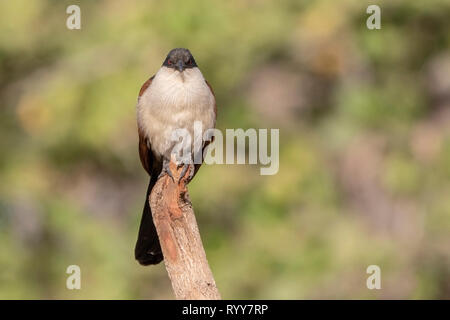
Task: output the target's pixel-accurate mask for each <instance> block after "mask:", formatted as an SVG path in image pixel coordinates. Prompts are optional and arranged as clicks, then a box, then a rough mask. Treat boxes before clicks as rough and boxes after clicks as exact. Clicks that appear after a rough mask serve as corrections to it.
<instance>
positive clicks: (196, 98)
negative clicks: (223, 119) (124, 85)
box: [137, 67, 215, 155]
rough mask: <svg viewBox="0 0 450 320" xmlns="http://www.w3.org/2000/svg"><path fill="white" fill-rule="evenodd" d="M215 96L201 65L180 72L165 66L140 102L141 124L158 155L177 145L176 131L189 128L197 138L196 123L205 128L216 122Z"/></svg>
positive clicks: (138, 108) (139, 120)
mask: <svg viewBox="0 0 450 320" xmlns="http://www.w3.org/2000/svg"><path fill="white" fill-rule="evenodd" d="M214 104H215V99H214V96H213V95H212V92H211V90H210V89H209V87H208V85H207V84H206V82H205V79H204V78H203V75H202V73H201V72H200V70H199V69H198V68H189V69H186V70H184V71H183V72H181V73H180V72H178V71H176V70H174V69H171V68H166V67H161V69H160V70H159V71H158V73H157V74H156V75H155V77H154V78H153V81H152V83H151V85H150V86H149V87H148V89H147V90H146V91H145V92H144V93H143V95H142V96H141V97H140V98H139V100H138V104H137V116H138V125H139V127H140V128H141V130H143V131H144V133H145V134H146V135H147V137H148V139H149V142H150V144H151V148H152V150H153V152H154V153H156V154H158V155H163V154H166V153H167V152H168V151H169V150H170V149H171V148H172V146H173V142H172V139H171V138H172V132H173V131H174V130H175V129H186V130H188V131H189V133H190V134H191V136H192V138H193V125H194V122H195V121H200V122H201V123H202V126H203V131H204V130H206V129H209V128H213V127H214V125H215V112H214Z"/></svg>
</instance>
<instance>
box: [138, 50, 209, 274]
mask: <svg viewBox="0 0 450 320" xmlns="http://www.w3.org/2000/svg"><path fill="white" fill-rule="evenodd" d="M216 112H217V109H216V100H215V97H214V93H213V91H212V88H211V86H210V85H209V84H208V82H206V80H205V78H204V77H203V75H202V73H201V71H200V69H199V68H198V66H197V63H196V62H195V60H194V57H193V56H192V54H191V52H190V51H189V50H188V49H183V48H177V49H173V50H171V51H170V52H169V54H168V55H167V57H166V59H165V60H164V63H163V64H162V66H161V68H160V69H159V70H158V72H157V73H156V74H155V75H154V76H153V77H151V78H150V79H149V80H147V81H146V82H145V83H144V85H143V86H142V88H141V90H140V92H139V97H138V102H137V124H138V133H139V157H140V159H141V162H142V166H143V167H144V169H145V170H146V171H147V173H148V174H149V175H150V182H149V185H148V188H147V195H146V197H145V205H144V211H143V213H142V219H141V225H140V228H139V235H138V239H137V243H136V248H135V257H136V260H138V262H139V263H140V264H142V265H150V264H157V263H159V262H161V261H162V260H163V255H162V252H161V246H160V243H159V239H158V235H157V233H156V228H155V225H154V223H153V218H152V213H151V211H150V205H149V203H148V197H149V195H150V193H151V190H152V188H153V187H154V185H155V184H156V181H157V180H158V178H159V177H160V176H161V175H163V174H168V175H170V176H171V177H172V178H173V176H172V173H171V172H170V169H169V162H170V155H171V151H172V148H173V147H174V142H173V141H172V139H173V138H172V132H173V131H174V130H176V129H186V130H187V132H189V133H190V134H191V136H192V137H193V130H194V129H193V125H194V122H195V121H200V122H201V124H202V128H203V131H205V130H207V129H211V128H214V127H215V123H216ZM192 140H194V139H192ZM207 144H208V142H206V143H203V145H202V148H203V149H204V148H206V146H207ZM191 150H194V148H192V149H191ZM200 165H201V163H200V164H195V165H193V164H183V166H184V167H183V171H182V176H184V174H185V173H186V170H190V171H189V176H188V177H189V178H188V179H189V181H190V180H191V179H192V178H193V176H194V175H195V174H196V172H197V171H198V169H199V168H200Z"/></svg>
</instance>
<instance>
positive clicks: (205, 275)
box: [149, 162, 220, 300]
mask: <svg viewBox="0 0 450 320" xmlns="http://www.w3.org/2000/svg"><path fill="white" fill-rule="evenodd" d="M170 170H171V172H172V173H173V176H174V180H175V182H174V181H173V180H172V179H171V178H170V177H169V176H168V175H164V176H162V177H161V178H160V179H159V180H158V181H157V183H156V185H155V187H154V188H153V190H152V193H151V194H150V199H149V201H150V206H151V209H152V210H151V211H152V215H153V221H154V223H155V226H156V230H157V232H158V236H159V240H160V242H161V249H162V252H163V255H164V263H165V265H166V269H167V273H168V274H169V278H170V280H171V282H172V287H173V290H174V292H175V297H176V298H177V299H182V300H183V299H193V300H194V299H195V300H197V299H200V300H218V299H220V294H219V291H218V289H217V286H216V283H215V281H214V278H213V275H212V272H211V269H210V268H209V265H208V261H207V259H206V254H205V250H204V248H203V244H202V240H201V238H200V233H199V230H198V226H197V221H196V220H195V215H194V210H193V208H192V204H191V201H190V199H189V194H188V191H187V188H186V185H185V177H186V176H185V177H183V179H182V181H181V182H180V183H179V184H178V183H177V182H178V179H179V177H180V174H181V168H180V169H178V168H177V166H176V164H175V163H173V162H171V163H170ZM188 171H189V170H188Z"/></svg>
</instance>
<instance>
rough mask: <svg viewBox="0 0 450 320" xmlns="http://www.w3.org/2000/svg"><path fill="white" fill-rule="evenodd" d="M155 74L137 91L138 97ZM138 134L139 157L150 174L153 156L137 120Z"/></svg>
mask: <svg viewBox="0 0 450 320" xmlns="http://www.w3.org/2000/svg"><path fill="white" fill-rule="evenodd" d="M154 77H155V76H153V77H151V78H150V79H148V80H147V81H146V82H145V83H144V84H143V85H142V88H141V90H140V91H139V97H138V99H139V98H140V97H141V96H142V95H143V94H144V92H145V90H147V89H148V87H149V86H150V84H151V83H152V80H153V78H154ZM138 134H139V158H140V159H141V163H142V166H143V167H144V169H145V171H147V173H148V174H151V170H152V166H153V163H152V162H153V157H152V153H151V150H150V143H149V141H148V139H147V137H146V136H145V133H144V132H143V130H141V128H140V127H139V121H138Z"/></svg>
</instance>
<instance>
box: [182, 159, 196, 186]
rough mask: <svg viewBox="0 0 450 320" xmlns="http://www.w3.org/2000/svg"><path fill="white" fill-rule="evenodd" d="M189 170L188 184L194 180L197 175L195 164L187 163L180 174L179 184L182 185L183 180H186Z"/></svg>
mask: <svg viewBox="0 0 450 320" xmlns="http://www.w3.org/2000/svg"><path fill="white" fill-rule="evenodd" d="M188 169H189V175H188V177H187V179H186V183H188V182H190V181H191V180H192V178H193V177H194V173H195V167H194V165H193V164H190V163H185V164H183V170H181V174H180V178H179V179H178V183H180V182H181V180H182V179H183V178H184V176H185V174H186V172H187V171H188Z"/></svg>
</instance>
